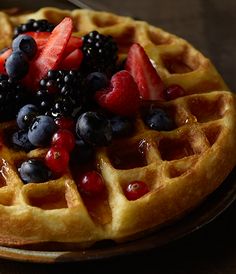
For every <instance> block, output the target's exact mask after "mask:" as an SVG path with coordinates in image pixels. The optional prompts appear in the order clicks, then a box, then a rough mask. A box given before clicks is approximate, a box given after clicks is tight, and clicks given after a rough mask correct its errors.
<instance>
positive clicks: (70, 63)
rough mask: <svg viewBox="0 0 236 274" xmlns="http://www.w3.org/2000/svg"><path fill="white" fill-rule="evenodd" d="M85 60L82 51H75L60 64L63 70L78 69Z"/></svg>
mask: <svg viewBox="0 0 236 274" xmlns="http://www.w3.org/2000/svg"><path fill="white" fill-rule="evenodd" d="M82 59H83V53H82V51H81V50H80V49H75V50H74V51H72V52H71V53H70V54H69V55H67V56H66V58H65V59H63V60H62V62H61V64H60V68H61V69H67V70H71V69H78V68H79V67H80V64H81V62H82Z"/></svg>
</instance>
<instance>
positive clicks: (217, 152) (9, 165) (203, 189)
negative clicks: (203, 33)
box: [0, 8, 236, 247]
mask: <svg viewBox="0 0 236 274" xmlns="http://www.w3.org/2000/svg"><path fill="white" fill-rule="evenodd" d="M65 16H70V17H72V18H73V22H74V27H75V29H74V32H75V34H77V35H79V36H81V35H84V34H87V33H88V32H90V31H93V30H97V31H99V32H100V33H102V34H105V35H112V36H113V37H114V39H115V40H116V42H117V43H118V47H119V58H120V59H121V60H122V59H124V58H125V56H126V54H127V52H128V49H129V47H130V46H131V45H132V44H133V43H134V42H137V43H139V44H140V45H142V46H143V48H144V49H145V51H146V53H147V54H148V56H149V58H150V59H151V60H152V62H153V64H154V66H155V68H156V69H157V71H158V73H159V75H160V76H161V78H162V80H163V82H164V84H165V86H168V85H171V84H178V85H181V86H182V87H183V88H184V89H185V91H186V93H185V96H183V97H180V98H177V99H174V100H171V101H167V102H145V103H144V104H143V105H142V107H141V111H140V113H139V114H138V115H137V117H136V118H135V121H134V127H135V131H134V133H133V134H132V136H130V137H126V138H120V139H116V140H115V141H113V143H112V144H111V145H110V146H108V147H102V148H98V149H97V150H96V161H95V163H92V165H93V166H94V167H96V168H97V169H98V170H99V171H100V172H101V174H102V176H103V178H104V181H105V185H106V190H105V191H104V193H103V195H102V196H101V197H99V198H94V199H91V198H87V197H85V196H83V195H81V194H80V192H79V191H78V189H77V186H76V184H75V182H74V180H73V174H72V173H73V172H72V171H71V170H70V169H68V170H67V171H66V173H65V174H64V175H63V176H62V177H60V178H58V179H56V180H52V181H48V182H45V183H41V184H35V183H29V184H24V183H23V182H22V180H21V179H20V177H19V174H18V171H17V168H18V163H20V162H21V161H24V160H26V159H30V158H32V157H34V158H37V157H38V158H40V157H43V156H44V155H45V154H46V152H47V149H46V148H45V149H35V150H32V151H30V152H29V153H25V152H22V151H16V150H14V149H13V148H11V146H9V145H8V141H7V133H8V132H9V131H11V130H13V129H14V127H15V121H12V122H6V123H2V124H1V126H0V137H1V149H0V157H1V160H0V163H1V169H0V171H1V173H0V179H1V180H0V244H1V245H7V246H26V245H29V244H35V245H40V246H41V244H42V243H45V245H46V244H47V243H51V242H57V243H61V244H62V245H67V244H72V245H75V246H81V247H88V246H91V245H92V244H93V243H96V242H99V241H101V240H114V241H116V242H119V241H126V240H130V239H133V238H135V237H137V236H139V235H140V234H142V233H144V232H146V231H148V230H152V229H156V228H157V227H160V226H162V225H166V224H169V223H171V222H173V221H175V220H176V219H179V218H180V217H182V216H183V215H184V214H186V213H188V212H189V211H191V210H192V209H193V208H195V207H196V206H198V205H199V204H200V203H201V202H202V201H203V200H204V199H205V198H206V197H207V196H208V195H209V194H210V193H212V192H213V191H214V190H215V189H216V188H217V187H218V186H219V185H220V184H221V183H222V182H223V181H224V179H225V178H226V177H227V175H228V174H229V173H230V171H231V170H232V169H233V168H234V166H235V164H236V153H234V151H235V150H236V138H235V137H236V123H235V122H236V121H235V117H236V114H235V110H236V104H235V96H234V95H233V94H232V93H231V92H229V91H228V88H227V86H226V84H225V83H224V81H223V79H222V78H221V76H220V75H219V73H218V72H217V70H216V69H215V67H214V66H213V64H212V63H211V61H210V60H209V59H207V58H206V57H204V56H203V55H202V54H201V53H200V52H199V51H197V50H196V49H195V48H194V47H193V46H192V45H190V44H189V43H188V42H186V41H185V40H183V39H181V38H179V37H176V36H174V35H172V34H169V33H167V32H165V31H164V30H162V29H159V28H156V27H154V26H151V25H149V24H148V23H146V22H143V21H135V20H133V19H131V18H129V17H122V16H117V15H114V14H111V13H106V12H95V11H89V10H74V11H67V10H59V9H55V8H43V9H40V10H39V11H37V12H35V13H30V14H24V15H19V16H9V15H7V14H5V13H0V22H1V26H2V27H1V29H0V48H4V47H6V46H9V45H10V44H11V40H12V35H13V29H14V27H15V26H17V25H19V24H22V23H25V22H26V21H27V20H28V19H31V18H34V19H42V18H45V19H47V20H48V21H49V22H51V23H59V22H60V21H61V20H62V19H63V18H64V17H65ZM150 104H153V105H156V106H158V107H161V108H163V109H164V110H166V112H167V113H169V114H170V116H171V117H172V119H173V120H174V122H175V127H174V129H173V130H171V131H168V132H164V131H154V130H151V129H149V128H147V126H146V125H145V123H144V122H143V118H142V117H143V114H144V113H145V111H146V110H147V107H148V106H150ZM81 168H82V169H85V170H86V169H89V167H88V166H84V167H81ZM136 180H141V181H144V182H146V184H147V185H148V187H149V190H150V191H149V192H148V193H147V194H145V195H144V196H142V197H141V198H139V199H137V200H135V201H129V200H128V199H127V198H126V196H125V195H124V188H125V187H126V186H127V184H128V183H129V182H131V181H136Z"/></svg>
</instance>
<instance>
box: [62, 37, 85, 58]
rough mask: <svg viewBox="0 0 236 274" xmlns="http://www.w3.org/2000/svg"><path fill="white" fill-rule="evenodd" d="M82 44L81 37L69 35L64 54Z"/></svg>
mask: <svg viewBox="0 0 236 274" xmlns="http://www.w3.org/2000/svg"><path fill="white" fill-rule="evenodd" d="M82 44H83V40H82V38H81V37H75V36H71V38H70V40H69V42H68V44H67V46H66V49H65V53H64V56H67V55H68V54H70V53H71V52H72V51H74V50H76V49H79V48H81V47H82Z"/></svg>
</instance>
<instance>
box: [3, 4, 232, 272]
mask: <svg viewBox="0 0 236 274" xmlns="http://www.w3.org/2000/svg"><path fill="white" fill-rule="evenodd" d="M20 2H22V4H21V7H23V8H26V9H32V8H33V7H35V8H39V7H41V6H49V5H51V6H57V7H60V8H73V7H74V6H73V5H72V4H68V2H67V1H34V0H30V1H28V0H24V1H19V0H17V1H14V0H13V1H10V0H7V1H5V0H0V9H1V8H6V7H14V6H19V3H20ZM86 3H87V4H88V5H89V6H91V7H92V8H94V9H104V10H105V9H106V10H108V11H113V12H115V13H118V14H121V15H129V16H133V17H136V18H140V19H143V20H146V21H148V22H149V23H151V24H153V25H156V26H159V27H161V28H164V29H165V30H167V31H169V32H172V33H174V34H176V35H179V36H181V37H183V38H185V39H187V40H188V41H189V42H191V43H192V44H193V45H194V46H195V47H196V48H198V49H199V50H200V51H202V52H203V53H204V54H205V55H206V56H208V57H209V58H211V60H212V61H213V63H214V64H215V66H216V67H217V69H218V70H219V72H220V73H221V74H222V76H223V78H224V79H225V81H226V83H227V84H228V85H229V87H230V89H231V90H233V91H236V81H235V77H236V65H235V62H236V15H235V14H236V1H235V0H224V1H222V0H199V1H197V0H179V1H175V0H173V1H172V0H164V1H163V0H144V1H138V0H126V1H115V0H113V1H111V0H99V1H91V0H87V1H86ZM232 153H236V152H234V151H232ZM127 265H129V268H131V270H132V273H135V272H137V273H158V274H161V273H165V274H187V273H191V274H234V273H236V204H235V203H234V204H232V205H231V206H230V207H229V208H228V209H227V210H225V211H224V213H222V214H221V215H220V216H218V217H217V218H216V219H215V220H213V221H212V222H211V223H209V224H207V225H205V226H204V227H203V228H201V229H199V230H198V231H195V232H194V233H192V234H190V235H189V236H186V237H185V238H182V239H180V240H177V241H174V242H172V243H170V244H168V245H166V246H164V247H162V248H156V249H154V250H150V251H146V252H141V253H137V254H133V255H122V256H119V257H116V258H112V259H108V260H107V259H106V260H101V261H89V262H79V263H67V264H60V265H59V264H57V265H38V264H32V263H31V264H30V263H20V262H11V261H7V260H3V259H0V274H19V273H22V274H23V273H24V274H28V273H35V274H37V273H43V274H44V273H70V274H73V273H95V272H99V273H112V272H115V273H122V272H124V271H125V272H128V270H127Z"/></svg>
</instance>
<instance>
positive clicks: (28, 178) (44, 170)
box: [19, 159, 52, 183]
mask: <svg viewBox="0 0 236 274" xmlns="http://www.w3.org/2000/svg"><path fill="white" fill-rule="evenodd" d="M19 173H20V177H21V179H22V180H23V181H24V182H25V183H42V182H46V181H48V180H49V179H50V178H51V177H52V172H51V171H50V170H49V169H48V167H47V166H45V164H44V163H43V162H42V161H40V160H37V159H30V160H28V161H25V162H23V163H22V164H21V166H20V168H19Z"/></svg>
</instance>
